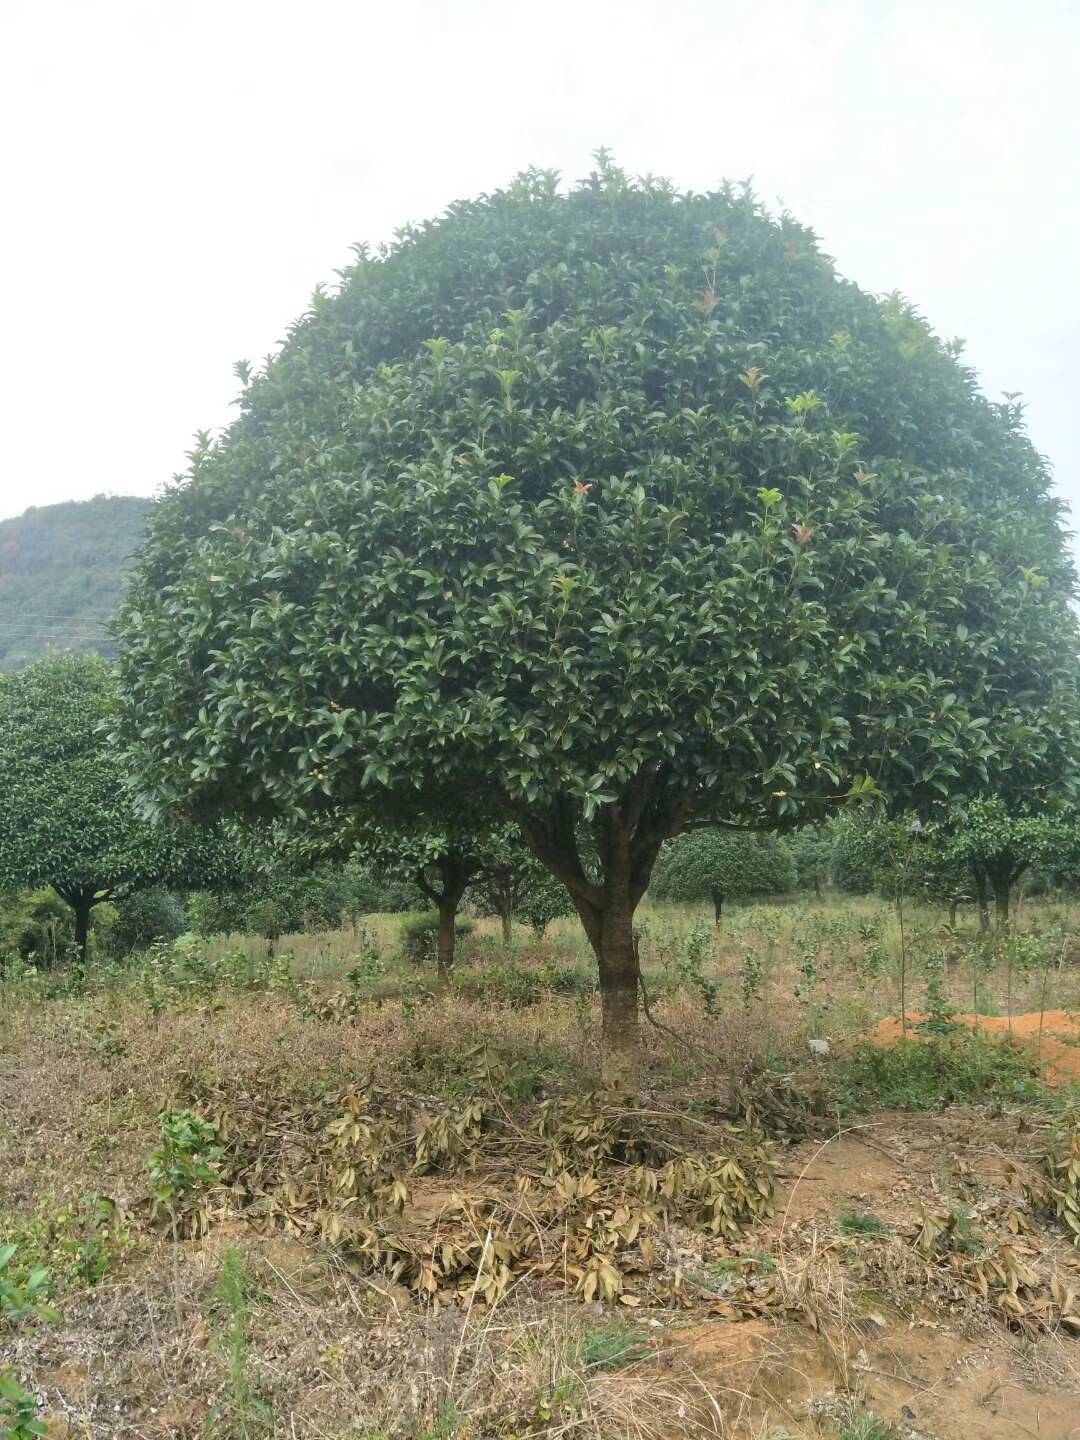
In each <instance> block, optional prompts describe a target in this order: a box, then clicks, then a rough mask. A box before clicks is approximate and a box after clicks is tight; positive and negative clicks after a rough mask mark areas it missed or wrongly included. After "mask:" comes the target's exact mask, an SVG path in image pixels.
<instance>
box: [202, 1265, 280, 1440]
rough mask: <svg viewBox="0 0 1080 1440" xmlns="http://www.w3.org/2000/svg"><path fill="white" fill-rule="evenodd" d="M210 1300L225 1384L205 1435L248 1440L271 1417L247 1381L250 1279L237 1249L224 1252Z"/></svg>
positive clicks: (265, 1427) (266, 1425)
mask: <svg viewBox="0 0 1080 1440" xmlns="http://www.w3.org/2000/svg"><path fill="white" fill-rule="evenodd" d="M212 1299H213V1302H214V1311H215V1316H214V1318H215V1321H216V1330H217V1340H218V1343H219V1345H220V1346H221V1348H222V1349H223V1351H224V1353H225V1362H226V1383H225V1393H224V1395H223V1396H222V1398H221V1399H220V1400H219V1401H218V1403H217V1404H216V1405H215V1406H214V1408H213V1410H212V1411H211V1412H210V1417H209V1421H208V1424H207V1433H208V1434H209V1435H210V1436H211V1437H216V1440H252V1437H254V1436H256V1435H260V1434H264V1433H266V1432H267V1431H268V1430H269V1429H271V1428H272V1415H271V1412H270V1407H269V1406H268V1405H267V1404H266V1402H265V1401H264V1400H262V1399H260V1397H259V1395H258V1393H257V1391H256V1389H255V1386H254V1384H253V1382H252V1379H251V1360H250V1354H249V1346H248V1326H249V1323H250V1320H251V1303H250V1300H251V1280H250V1277H249V1275H248V1273H247V1269H246V1268H245V1265H244V1257H243V1255H242V1254H241V1253H240V1251H239V1250H237V1249H235V1248H233V1249H229V1250H226V1251H225V1255H224V1257H223V1259H222V1264H221V1275H220V1276H219V1278H218V1282H217V1285H216V1286H215V1287H214V1290H213V1295H212Z"/></svg>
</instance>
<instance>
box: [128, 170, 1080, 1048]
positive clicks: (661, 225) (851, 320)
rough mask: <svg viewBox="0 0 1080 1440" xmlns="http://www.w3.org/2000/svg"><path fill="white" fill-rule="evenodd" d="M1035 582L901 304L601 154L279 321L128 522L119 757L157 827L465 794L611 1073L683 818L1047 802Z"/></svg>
mask: <svg viewBox="0 0 1080 1440" xmlns="http://www.w3.org/2000/svg"><path fill="white" fill-rule="evenodd" d="M1071 584H1072V573H1071V566H1070V562H1069V560H1068V558H1067V552H1066V547H1065V544H1064V539H1063V534H1062V530H1061V524H1060V502H1058V501H1057V500H1056V499H1055V498H1054V497H1053V496H1052V494H1051V492H1050V481H1049V476H1048V473H1047V470H1046V467H1045V466H1044V464H1043V462H1042V461H1041V459H1040V457H1039V456H1038V454H1037V453H1036V452H1035V450H1034V449H1033V448H1032V446H1031V445H1030V444H1029V442H1028V440H1027V439H1026V437H1025V435H1024V433H1023V426H1022V417H1021V412H1020V410H1019V408H1018V407H1016V406H1014V405H1011V404H1001V405H999V404H993V403H990V402H989V401H987V400H985V399H984V398H983V397H982V396H981V395H980V394H979V393H978V391H977V389H976V386H975V382H974V379H973V376H972V374H971V372H970V371H968V370H966V369H965V368H963V367H962V366H961V365H960V364H959V363H958V360H957V351H956V348H955V347H951V346H949V345H944V344H942V343H941V342H939V341H938V340H937V339H936V338H935V336H934V335H933V334H932V332H931V331H930V330H929V329H928V327H927V326H926V325H925V323H924V322H923V321H922V320H921V319H920V317H919V316H918V314H917V313H916V312H915V311H914V310H913V309H912V308H911V307H910V306H909V305H906V304H905V303H903V302H902V301H900V300H898V299H896V298H895V297H894V298H892V299H890V300H887V301H881V300H878V299H875V298H873V297H871V296H869V295H866V294H864V293H862V292H861V291H860V290H858V289H857V287H855V286H854V285H851V284H849V283H846V282H844V281H843V280H841V279H840V278H839V277H838V276H837V274H836V273H835V271H834V269H833V267H832V265H831V263H830V262H829V261H828V259H827V258H826V257H825V256H824V255H823V254H822V253H821V251H820V249H819V248H818V245H817V241H816V239H815V237H814V236H813V234H812V233H811V232H810V231H808V230H807V229H805V228H804V227H802V226H800V225H799V224H797V223H796V222H795V221H794V220H792V219H791V217H790V216H786V215H785V216H782V217H780V218H779V219H774V218H772V217H770V216H769V215H768V214H766V213H765V211H764V210H763V209H762V207H761V206H760V205H759V204H758V203H757V202H756V201H755V200H754V198H753V197H752V196H751V195H750V194H748V193H746V192H744V191H735V190H731V189H725V190H722V191H719V192H717V193H713V194H702V195H679V194H677V193H676V192H675V191H674V190H673V189H672V188H671V187H670V186H669V185H668V184H666V183H664V182H660V181H648V182H641V183H638V184H634V183H631V182H630V181H629V180H628V179H627V178H626V176H625V175H624V174H623V173H622V172H621V171H619V170H618V169H617V168H616V167H615V166H613V165H612V164H611V163H610V162H609V161H608V160H607V159H606V158H602V159H601V162H600V165H599V168H598V170H597V172H596V173H595V174H594V175H592V176H591V177H590V178H589V179H588V180H587V181H586V182H584V183H583V184H582V185H580V186H579V187H577V188H576V189H573V190H572V191H571V192H570V193H569V194H565V193H560V191H559V189H558V187H557V184H556V182H555V178H554V177H553V176H552V175H550V174H547V173H541V172H529V173H528V174H526V175H523V176H521V177H520V178H519V179H518V180H517V181H515V182H514V184H513V185H512V186H511V187H510V188H509V189H508V190H507V191H505V192H501V193H497V194H494V195H491V196H488V197H485V198H483V199H481V200H479V201H476V202H471V203H463V204H460V205H455V206H454V207H452V209H451V210H450V212H449V213H448V214H447V215H446V216H445V217H444V218H443V219H442V220H440V221H438V222H435V223H432V224H429V225H425V226H422V227H420V228H418V229H413V230H409V231H406V232H405V233H404V234H403V235H402V236H401V237H400V238H399V240H398V242H397V243H396V244H395V245H394V246H393V247H392V248H391V249H390V250H389V251H388V252H387V253H386V254H384V255H380V256H378V257H373V256H370V255H368V254H367V253H364V252H362V253H360V255H359V256H358V259H357V262H356V264H355V265H354V266H352V267H351V268H350V269H349V270H348V271H346V272H345V274H344V276H343V280H342V284H341V287H340V290H339V292H338V293H336V294H334V295H326V294H323V293H321V292H320V293H319V294H317V295H316V297H315V299H314V302H313V305H312V308H311V311H310V312H309V314H307V315H306V316H305V317H304V318H303V319H302V320H301V321H300V322H299V323H298V324H297V325H296V327H295V328H294V330H293V332H292V334H291V335H290V337H289V339H288V340H287V342H286V344H285V346H284V348H283V349H282V351H281V353H280V354H279V355H278V356H277V357H276V358H274V359H273V360H271V361H270V362H269V364H268V365H267V367H266V369H265V371H264V372H263V373H261V374H259V375H257V376H255V377H253V378H252V377H248V383H247V384H246V388H245V391H244V395H243V397H242V414H241V416H240V418H239V420H238V421H237V422H236V423H235V424H234V425H233V427H232V428H231V429H230V430H229V431H228V433H227V434H226V435H225V436H224V438H223V439H222V440H221V441H220V442H218V441H214V442H211V441H209V440H207V441H206V442H205V443H203V444H201V445H200V447H199V448H198V450H197V452H196V453H195V455H194V457H193V462H192V468H191V474H190V476H189V477H188V479H187V480H186V482H185V483H183V484H181V485H178V486H177V487H176V488H175V489H174V490H173V491H172V492H171V493H170V494H169V495H168V496H167V497H166V498H165V500H164V502H163V503H162V504H161V505H160V506H159V507H158V508H157V509H156V511H155V513H154V516H153V519H152V523H151V528H150V538H149V542H148V544H147V546H146V549H145V550H144V552H143V555H142V560H141V563H140V565H139V568H138V572H137V575H136V579H135V583H134V588H133V591H132V595H131V599H130V601H129V604H128V606H127V608H126V612H125V615H124V619H123V623H122V647H121V658H122V671H123V680H124V688H125V696H126V699H125V714H124V733H125V736H126V742H127V745H128V751H129V756H130V764H131V766H132V769H133V771H134V773H136V775H137V776H138V777H139V780H140V783H141V785H142V787H143V788H144V790H145V792H146V793H147V795H148V796H152V797H153V798H154V799H155V800H156V801H157V802H158V803H160V804H163V805H166V806H168V805H170V804H173V803H177V802H179V803H182V804H185V805H189V806H197V807H210V808H214V807H221V808H226V809H234V808H237V807H243V808H252V807H255V808H266V807H270V808H277V809H279V810H282V811H288V812H289V813H292V814H299V813H307V814H308V815H317V814H319V813H320V812H321V811H322V810H323V809H324V808H325V807H327V806H335V807H339V808H340V809H344V810H348V809H351V808H353V807H366V806H368V805H372V806H376V807H381V808H382V810H383V811H384V812H386V811H390V812H392V811H393V809H394V807H395V805H396V804H397V802H398V798H399V797H400V796H402V795H404V794H408V795H409V796H411V797H419V798H420V800H421V803H422V800H423V797H424V795H425V794H428V793H436V792H437V793H438V794H439V795H440V797H443V798H444V797H445V796H446V795H447V794H448V793H451V794H452V793H454V792H456V793H458V794H459V795H460V796H461V797H463V798H464V797H466V796H470V797H471V796H473V795H475V794H477V793H481V794H483V795H484V796H485V799H486V802H488V803H491V804H493V805H499V806H501V807H502V809H503V811H504V812H505V813H508V814H511V815H513V816H514V817H515V818H516V819H517V821H518V822H519V824H520V825H521V827H522V829H523V832H524V834H525V836H526V838H527V840H528V842H529V843H530V845H531V846H532V848H533V849H534V851H535V852H536V854H537V855H538V857H539V858H540V859H541V860H542V861H543V862H544V863H545V865H547V866H548V868H549V869H550V870H551V871H552V873H554V874H555V875H556V876H558V878H559V879H560V880H562V881H563V882H564V883H565V884H566V886H567V887H568V889H569V890H570V893H571V894H572V896H573V899H574V903H575V906H576V908H577V910H578V913H579V915H580V916H581V919H582V922H583V924H584V926H585V929H586V931H587V933H588V935H589V938H590V941H591V943H592V945H593V947H594V950H595V951H596V954H597V957H598V960H599V964H600V972H601V982H602V991H603V997H604V1006H605V1015H606V1025H607V1029H606V1033H607V1036H608V1040H609V1042H610V1044H611V1045H612V1046H613V1048H614V1049H616V1050H619V1051H621V1052H623V1054H624V1057H625V1056H628V1055H629V1052H630V1051H632V1050H633V1049H634V1047H635V1045H636V1041H635V1038H634V1037H635V1036H636V1028H637V997H638V976H637V961H636V958H635V951H634V945H633V938H632V916H633V911H634V908H635V906H636V904H637V903H638V901H639V900H640V898H641V896H642V894H643V893H644V891H645V889H646V887H647V885H648V881H649V875H650V872H651V869H652V866H653V863H654V861H655V858H656V855H657V853H658V851H659V848H660V846H661V844H662V842H663V840H664V839H665V838H666V837H667V836H668V835H670V834H672V833H677V832H678V831H679V830H680V829H682V828H684V827H685V825H686V824H687V822H688V821H691V820H694V821H698V822H702V821H707V820H710V819H713V818H718V819H721V820H724V821H728V822H736V823H742V822H751V823H753V824H757V825H762V824H764V825H770V824H780V823H786V822H787V821H790V820H792V819H795V818H812V817H813V816H815V815H818V814H821V813H824V808H825V806H826V805H827V804H829V803H830V802H835V801H836V800H838V799H839V798H840V797H842V796H844V795H846V794H848V793H849V792H851V791H852V790H853V789H857V790H859V791H860V792H863V793H865V792H866V791H867V790H872V789H875V788H880V789H881V790H883V791H885V792H886V793H888V794H889V795H890V796H892V797H893V798H894V799H898V800H899V799H902V803H903V804H904V805H905V806H914V807H919V808H921V807H925V806H928V805H930V804H931V803H932V802H933V801H934V800H935V799H941V798H943V797H945V796H948V795H951V794H957V793H959V794H969V793H974V792H975V791H977V790H980V789H984V788H985V787H986V785H987V782H988V779H989V781H990V783H991V785H992V782H993V772H994V770H995V767H997V766H1000V765H1007V766H1008V767H1009V770H1010V773H1011V774H1012V776H1013V777H1014V780H1015V783H1016V784H1017V785H1018V786H1025V787H1027V788H1028V790H1029V791H1030V792H1031V793H1032V794H1033V795H1034V794H1037V793H1041V792H1043V791H1044V790H1045V789H1046V788H1047V787H1049V786H1055V787H1058V788H1062V787H1066V786H1068V785H1070V784H1071V765H1072V756H1073V755H1074V754H1075V751H1076V747H1075V745H1074V744H1073V733H1072V732H1073V730H1074V728H1075V724H1076V719H1077V714H1078V710H1077V706H1076V703H1075V665H1074V659H1075V645H1074V635H1075V624H1074V621H1073V618H1072V615H1071V612H1070V610H1069V605H1068V598H1069V590H1070V586H1071ZM870 774H872V775H873V777H874V778H873V781H870V780H867V779H866V778H865V777H866V776H867V775H870ZM410 803H412V802H410ZM440 803H441V802H440ZM583 822H584V823H585V824H588V825H590V826H591V829H592V837H591V839H592V844H593V845H594V847H595V853H596V857H597V861H598V866H599V870H598V873H597V874H596V875H590V874H589V873H587V871H586V868H585V867H584V866H583V863H582V857H581V854H580V852H579V848H578V839H579V836H580V834H581V832H582V825H583Z"/></svg>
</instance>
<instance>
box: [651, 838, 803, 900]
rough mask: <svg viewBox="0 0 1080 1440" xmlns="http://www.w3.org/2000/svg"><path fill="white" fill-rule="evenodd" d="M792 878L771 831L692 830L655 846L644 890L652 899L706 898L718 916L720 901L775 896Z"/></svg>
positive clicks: (788, 858)
mask: <svg viewBox="0 0 1080 1440" xmlns="http://www.w3.org/2000/svg"><path fill="white" fill-rule="evenodd" d="M796 878H797V872H796V869H795V861H794V859H793V858H792V855H791V851H790V850H789V849H788V847H787V845H785V843H784V842H783V841H782V840H779V839H777V837H776V836H774V835H740V834H739V833H738V832H736V831H731V830H728V831H724V830H694V831H691V832H690V833H689V834H686V835H680V836H679V837H678V838H677V839H675V840H670V841H668V843H667V844H666V845H665V846H664V848H663V849H662V850H661V852H660V858H659V859H658V861H657V864H656V869H655V870H654V871H653V877H652V882H651V884H650V886H649V893H650V895H652V897H653V898H654V899H656V900H678V901H684V902H689V903H691V904H696V903H699V902H701V901H708V902H710V903H711V904H712V905H713V906H714V907H715V909H716V917H717V919H718V920H719V918H720V912H721V909H722V907H723V903H724V901H725V900H728V899H731V898H733V897H736V896H744V895H781V894H783V893H784V892H785V891H788V890H793V889H794V888H795V881H796Z"/></svg>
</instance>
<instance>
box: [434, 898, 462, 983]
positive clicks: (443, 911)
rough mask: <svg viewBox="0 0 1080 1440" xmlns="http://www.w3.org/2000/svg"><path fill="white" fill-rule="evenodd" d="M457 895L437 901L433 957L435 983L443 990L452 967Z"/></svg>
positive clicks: (448, 981) (448, 979) (448, 980)
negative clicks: (437, 912)
mask: <svg viewBox="0 0 1080 1440" xmlns="http://www.w3.org/2000/svg"><path fill="white" fill-rule="evenodd" d="M457 908H458V897H456V896H454V897H450V898H447V899H443V900H440V901H439V930H438V936H437V938H436V942H435V958H436V962H437V964H438V979H437V984H438V987H439V989H440V990H445V989H446V987H447V986H448V985H449V984H450V972H451V970H452V969H453V968H454V939H455V936H454V924H455V921H456V920H457Z"/></svg>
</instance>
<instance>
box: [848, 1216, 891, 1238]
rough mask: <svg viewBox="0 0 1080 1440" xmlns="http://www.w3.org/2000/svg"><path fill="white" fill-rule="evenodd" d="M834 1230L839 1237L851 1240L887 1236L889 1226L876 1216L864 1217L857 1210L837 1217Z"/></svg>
mask: <svg viewBox="0 0 1080 1440" xmlns="http://www.w3.org/2000/svg"><path fill="white" fill-rule="evenodd" d="M836 1228H837V1229H838V1230H839V1231H840V1234H841V1235H847V1236H848V1237H849V1238H851V1239H853V1240H858V1239H861V1238H863V1237H865V1236H873V1235H888V1233H889V1226H888V1225H886V1223H885V1221H884V1220H880V1219H879V1218H878V1217H877V1216H876V1215H864V1214H861V1213H860V1212H859V1211H857V1210H848V1211H845V1212H844V1213H843V1214H841V1215H840V1216H838V1217H837V1221H836Z"/></svg>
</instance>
